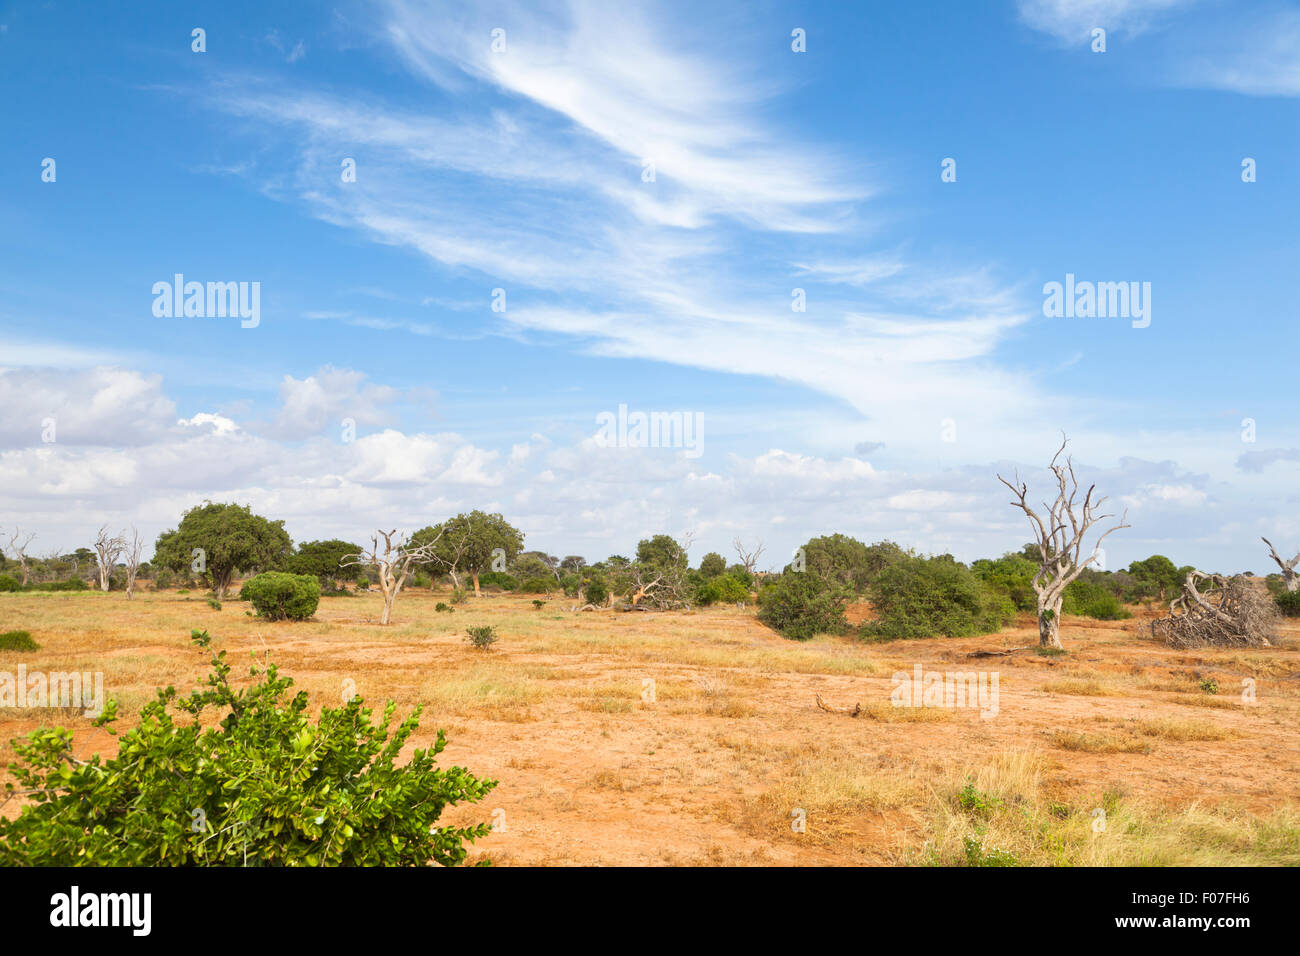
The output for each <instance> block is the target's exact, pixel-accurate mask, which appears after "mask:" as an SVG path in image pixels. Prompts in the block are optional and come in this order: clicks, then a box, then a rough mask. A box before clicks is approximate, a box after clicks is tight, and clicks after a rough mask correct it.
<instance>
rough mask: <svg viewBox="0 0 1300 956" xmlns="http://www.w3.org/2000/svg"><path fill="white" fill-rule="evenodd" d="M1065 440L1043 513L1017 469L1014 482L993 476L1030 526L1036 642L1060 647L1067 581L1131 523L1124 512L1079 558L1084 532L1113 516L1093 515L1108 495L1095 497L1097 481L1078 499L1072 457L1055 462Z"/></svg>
mask: <svg viewBox="0 0 1300 956" xmlns="http://www.w3.org/2000/svg"><path fill="white" fill-rule="evenodd" d="M1068 441H1069V440H1068V439H1066V438H1065V437H1064V436H1062V441H1061V447H1060V448H1058V449H1057V450H1056V454H1055V455H1053V456H1052V461H1051V464H1050V465H1049V466H1048V467H1050V468H1051V470H1052V474H1053V476H1055V478H1056V500H1055V501H1054V502H1053V503H1052V504H1051V505H1050V506H1048V504H1047V502H1043V507H1044V508H1045V509H1046V515H1040V514H1039V513H1038V512H1037V511H1035V510H1034V509H1033V508H1032V507H1030V505H1029V501H1028V494H1029V490H1028V488H1027V487H1026V485H1025V484H1024V483H1023V482H1022V481H1021V480H1020V475H1019V474H1018V473H1017V475H1016V483H1015V484H1014V485H1013V484H1012V483H1011V482H1009V481H1007V480H1006V479H1005V478H1003V477H1002V476H1001V475H998V476H997V478H998V481H1000V482H1002V483H1003V484H1004V485H1006V486H1007V487H1008V488H1010V489H1011V493H1012V494H1013V495H1015V496H1016V497H1015V500H1014V501H1012V502H1011V505H1012V506H1013V507H1016V508H1019V509H1020V510H1022V511H1023V512H1024V513H1025V515H1026V516H1027V517H1028V518H1029V524H1030V526H1031V527H1032V528H1033V531H1034V538H1035V544H1036V545H1037V548H1038V554H1037V556H1036V560H1037V561H1038V571H1037V573H1036V574H1035V575H1034V577H1033V580H1032V581H1031V582H1030V583H1031V584H1032V585H1033V588H1034V593H1036V594H1037V595H1038V643H1039V644H1040V645H1041V646H1043V647H1060V646H1061V636H1060V629H1061V602H1062V600H1064V598H1065V589H1066V588H1067V587H1068V586H1069V585H1070V582H1071V581H1073V580H1074V579H1075V578H1077V577H1078V576H1079V575H1080V574H1081V573H1082V572H1083V569H1084V568H1086V567H1087V566H1088V565H1089V564H1091V563H1092V562H1093V561H1095V560H1096V559H1097V549H1098V548H1100V547H1101V543H1102V541H1104V540H1105V539H1106V537H1107V535H1109V534H1111V532H1114V531H1118V530H1119V529H1120V528H1127V527H1129V525H1127V524H1125V523H1124V522H1125V519H1126V518H1127V517H1128V512H1127V511H1125V512H1124V514H1123V515H1122V516H1121V517H1120V519H1119V521H1120V523H1119V524H1117V525H1115V526H1114V527H1113V528H1111V529H1110V530H1108V531H1106V532H1104V533H1103V534H1102V535H1101V537H1099V538H1098V539H1097V541H1096V543H1095V544H1094V545H1093V546H1092V550H1091V552H1090V553H1089V554H1088V557H1086V558H1084V557H1083V542H1084V537H1085V536H1086V535H1087V533H1088V531H1089V530H1090V529H1091V528H1092V527H1093V526H1094V525H1095V524H1097V522H1099V521H1104V520H1105V519H1107V518H1113V517H1114V515H1111V514H1097V510H1098V509H1099V508H1100V507H1101V506H1102V505H1103V504H1104V503H1105V501H1106V498H1104V497H1102V498H1098V499H1096V500H1095V501H1094V500H1093V497H1092V494H1093V491H1094V490H1096V487H1097V486H1096V485H1090V486H1089V487H1088V491H1087V493H1086V494H1085V495H1084V497H1083V501H1082V502H1079V501H1078V496H1079V481H1078V479H1077V478H1076V477H1075V475H1074V462H1073V460H1072V459H1071V458H1070V457H1069V456H1066V459H1065V462H1064V464H1059V463H1058V462H1059V461H1060V458H1061V453H1062V452H1063V451H1065V446H1066V444H1067V443H1068Z"/></svg>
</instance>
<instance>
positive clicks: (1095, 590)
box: [1061, 577, 1133, 621]
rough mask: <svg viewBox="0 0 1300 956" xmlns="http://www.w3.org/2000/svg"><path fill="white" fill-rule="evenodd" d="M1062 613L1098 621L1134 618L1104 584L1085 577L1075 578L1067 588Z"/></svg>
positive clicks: (1062, 603)
mask: <svg viewBox="0 0 1300 956" xmlns="http://www.w3.org/2000/svg"><path fill="white" fill-rule="evenodd" d="M1061 612H1062V613H1064V614H1078V615H1080V616H1081V617H1091V618H1095V619H1096V620H1098V621H1122V620H1124V619H1125V618H1129V617H1132V616H1133V614H1132V612H1131V611H1129V610H1127V609H1126V608H1125V607H1124V605H1123V604H1121V603H1120V600H1119V598H1118V597H1116V596H1115V595H1114V594H1113V593H1112V592H1111V591H1110V590H1108V589H1107V588H1106V586H1105V585H1104V584H1102V583H1101V582H1100V581H1095V580H1087V579H1085V578H1083V577H1078V578H1075V579H1074V580H1073V581H1071V582H1070V584H1069V586H1068V587H1066V589H1065V600H1064V601H1062V602H1061Z"/></svg>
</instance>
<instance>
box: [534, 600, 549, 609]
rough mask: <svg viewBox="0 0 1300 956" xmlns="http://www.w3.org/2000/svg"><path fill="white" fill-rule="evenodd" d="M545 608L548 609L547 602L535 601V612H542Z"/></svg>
mask: <svg viewBox="0 0 1300 956" xmlns="http://www.w3.org/2000/svg"><path fill="white" fill-rule="evenodd" d="M544 607H546V602H545V601H542V600H534V601H533V610H534V611H540V610H541V609H542V608H544Z"/></svg>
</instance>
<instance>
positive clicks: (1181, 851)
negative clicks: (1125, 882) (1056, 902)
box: [908, 751, 1300, 866]
mask: <svg viewBox="0 0 1300 956" xmlns="http://www.w3.org/2000/svg"><path fill="white" fill-rule="evenodd" d="M968 788H970V789H968ZM934 798H935V799H934V801H933V803H932V806H931V817H930V821H929V825H928V828H927V830H928V833H927V838H926V839H925V840H924V842H923V843H922V845H921V846H920V847H918V848H917V849H916V850H915V851H914V852H913V853H911V854H909V856H908V861H909V862H917V863H928V864H931V865H957V866H961V865H966V866H988V865H1024V866H1239V865H1242V864H1249V863H1269V864H1274V865H1293V866H1294V865H1296V864H1298V863H1300V804H1297V803H1295V802H1294V801H1288V802H1287V803H1286V804H1284V805H1283V806H1281V807H1279V808H1278V809H1277V810H1275V811H1273V812H1272V813H1270V814H1267V815H1265V816H1262V817H1258V816H1253V815H1251V814H1249V813H1245V812H1242V811H1240V810H1237V809H1235V808H1233V807H1231V806H1227V805H1225V806H1219V807H1208V806H1202V805H1198V804H1193V805H1191V806H1188V807H1184V808H1181V809H1174V810H1170V809H1165V808H1163V807H1159V806H1152V805H1147V804H1143V803H1141V802H1137V801H1132V800H1129V799H1127V798H1126V797H1125V796H1124V795H1123V794H1122V793H1119V792H1117V791H1115V790H1111V791H1107V792H1104V793H1099V794H1097V795H1095V796H1094V797H1092V798H1083V799H1075V800H1073V801H1069V802H1066V801H1059V800H1054V799H1052V797H1051V791H1050V787H1049V786H1048V784H1047V783H1046V768H1045V765H1044V763H1043V760H1042V758H1041V756H1039V755H1037V754H1034V753H1031V752H1027V751H1025V752H1004V753H1002V754H999V755H998V756H997V757H996V758H994V759H993V760H992V761H988V762H985V763H981V764H976V765H973V766H967V767H963V768H958V769H956V770H954V771H952V772H950V773H949V774H948V775H947V777H946V778H945V779H944V780H943V781H942V783H941V784H940V786H938V787H936V789H935V791H934Z"/></svg>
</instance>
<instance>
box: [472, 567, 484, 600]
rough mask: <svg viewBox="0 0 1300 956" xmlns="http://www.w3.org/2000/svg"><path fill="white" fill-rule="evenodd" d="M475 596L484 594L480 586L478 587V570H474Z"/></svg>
mask: <svg viewBox="0 0 1300 956" xmlns="http://www.w3.org/2000/svg"><path fill="white" fill-rule="evenodd" d="M474 596H475V597H482V596H483V592H482V591H480V590H479V588H478V572H477V571H475V572H474Z"/></svg>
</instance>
